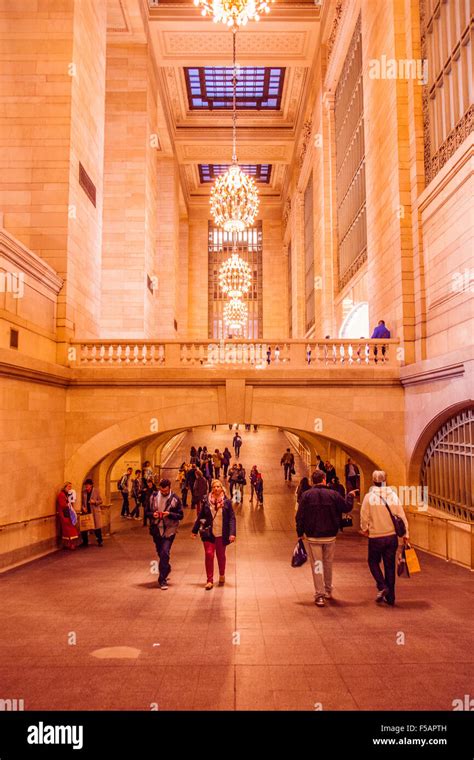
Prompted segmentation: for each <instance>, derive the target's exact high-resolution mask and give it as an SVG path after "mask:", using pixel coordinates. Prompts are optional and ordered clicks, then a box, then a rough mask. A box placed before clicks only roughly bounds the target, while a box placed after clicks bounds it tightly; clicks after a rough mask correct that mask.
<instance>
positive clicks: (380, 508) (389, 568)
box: [360, 470, 408, 606]
mask: <svg viewBox="0 0 474 760" xmlns="http://www.w3.org/2000/svg"><path fill="white" fill-rule="evenodd" d="M386 477H387V476H386V474H385V472H384V471H383V470H374V472H373V473H372V480H373V485H372V486H371V488H370V489H369V492H368V493H367V494H366V495H365V496H364V501H363V502H362V506H361V509H360V529H361V532H362V533H363V534H364V535H365V536H368V537H369V556H368V564H369V568H370V572H371V573H372V576H373V578H374V580H375V582H376V584H377V591H378V593H377V597H376V599H375V601H376V602H377V603H379V604H380V603H382V602H386V603H387V604H389V605H390V606H393V605H394V604H395V579H396V576H397V573H396V568H395V564H396V557H397V549H398V536H397V534H396V531H395V526H394V523H393V520H392V517H391V514H390V512H391V513H392V514H393V515H396V516H397V517H401V519H402V520H403V522H404V523H405V528H406V534H405V536H404V537H403V541H404V542H405V543H406V542H407V541H408V522H407V518H406V515H405V512H404V509H403V507H402V505H401V504H400V501H399V499H398V496H397V494H396V493H395V491H393V490H392V489H391V488H389V487H388V486H387V485H386ZM382 561H383V567H384V572H382V569H381V567H380V563H381V562H382Z"/></svg>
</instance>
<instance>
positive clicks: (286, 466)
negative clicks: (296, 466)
mask: <svg viewBox="0 0 474 760" xmlns="http://www.w3.org/2000/svg"><path fill="white" fill-rule="evenodd" d="M291 467H292V465H291V464H289V463H287V462H284V464H283V469H284V470H285V480H291Z"/></svg>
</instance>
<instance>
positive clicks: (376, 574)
mask: <svg viewBox="0 0 474 760" xmlns="http://www.w3.org/2000/svg"><path fill="white" fill-rule="evenodd" d="M397 549H398V537H397V536H395V535H393V536H382V537H381V538H369V556H368V563H369V568H370V572H371V573H372V576H373V578H374V580H375V582H376V584H377V589H378V590H379V591H383V590H384V589H387V595H386V599H387V602H388V603H389V604H394V602H395V579H396V576H397V574H396V570H395V561H396V557H397ZM381 562H383V568H384V573H385V574H384V573H382V570H381V567H380V563H381Z"/></svg>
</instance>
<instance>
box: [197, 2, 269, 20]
mask: <svg viewBox="0 0 474 760" xmlns="http://www.w3.org/2000/svg"><path fill="white" fill-rule="evenodd" d="M274 2H275V0H194V5H195V6H196V7H197V8H201V9H202V10H201V14H202V15H203V16H212V20H213V21H214V22H215V23H216V24H217V23H219V22H220V21H221V22H222V23H223V24H226V25H227V26H232V27H235V26H245V24H246V23H247V22H248V21H253V20H255V21H259V20H260V16H261V15H262V14H264V13H270V5H271V4H272V3H274Z"/></svg>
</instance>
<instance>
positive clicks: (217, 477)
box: [214, 467, 221, 480]
mask: <svg viewBox="0 0 474 760" xmlns="http://www.w3.org/2000/svg"><path fill="white" fill-rule="evenodd" d="M220 472H221V468H220V467H214V477H215V478H216V479H217V480H219V475H220Z"/></svg>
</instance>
